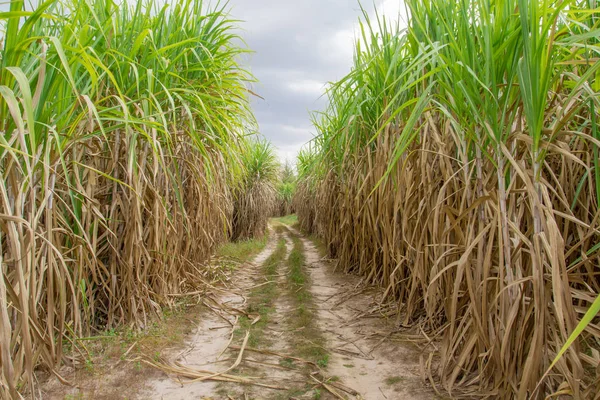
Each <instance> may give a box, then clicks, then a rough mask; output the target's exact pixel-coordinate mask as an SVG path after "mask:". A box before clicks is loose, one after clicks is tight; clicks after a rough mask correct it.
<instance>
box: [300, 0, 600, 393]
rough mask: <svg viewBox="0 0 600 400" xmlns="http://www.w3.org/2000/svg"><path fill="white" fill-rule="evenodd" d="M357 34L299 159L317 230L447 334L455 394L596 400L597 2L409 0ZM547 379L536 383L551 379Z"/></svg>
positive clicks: (411, 318) (414, 319) (307, 214)
mask: <svg viewBox="0 0 600 400" xmlns="http://www.w3.org/2000/svg"><path fill="white" fill-rule="evenodd" d="M406 4H407V7H408V8H409V13H408V14H409V15H410V17H409V24H408V28H407V29H405V30H400V29H399V28H398V27H397V26H390V24H389V23H387V22H386V20H385V18H383V17H381V18H380V17H377V19H376V20H369V18H368V17H367V16H366V15H365V17H364V18H363V22H362V24H361V28H362V29H361V36H362V37H361V38H360V40H359V41H358V43H357V47H356V51H355V58H354V66H353V69H352V71H351V72H350V73H349V74H348V75H347V76H346V77H345V78H343V79H342V80H341V81H340V82H337V83H335V84H333V85H332V87H331V88H330V89H329V92H328V96H329V107H328V109H327V110H326V112H325V113H323V114H322V115H320V116H317V118H316V121H315V123H316V127H317V129H318V130H319V136H318V137H317V138H316V139H315V140H314V141H313V143H312V144H311V146H312V150H311V151H308V152H306V153H303V154H302V155H301V158H300V159H299V165H300V166H301V168H300V171H301V172H300V176H301V179H300V182H299V184H298V186H299V189H298V192H297V195H296V204H297V205H298V207H300V205H302V208H299V209H298V216H299V218H300V224H301V226H302V227H303V228H304V229H307V230H309V231H312V232H317V233H319V234H321V235H322V236H324V238H325V239H326V242H327V244H328V249H329V251H330V253H331V254H332V255H333V256H335V257H337V258H338V260H339V264H340V266H342V267H343V268H344V269H346V270H348V271H350V270H352V271H357V272H359V273H361V274H363V275H365V276H366V277H367V278H368V279H369V281H371V282H374V283H378V284H381V285H383V286H384V287H386V288H387V289H386V297H388V298H394V299H396V300H397V301H398V302H399V306H400V309H401V310H402V316H403V317H402V318H403V321H402V322H403V323H405V324H414V325H419V326H420V327H421V328H422V329H423V330H424V331H427V332H429V333H428V336H429V337H431V338H439V345H438V346H439V348H438V351H436V352H433V353H432V357H431V358H429V359H428V361H427V362H426V364H427V365H426V366H427V368H428V370H429V371H430V373H431V375H432V376H434V377H435V378H436V380H435V381H436V382H437V383H438V385H441V386H442V387H443V388H444V390H445V391H447V392H449V393H452V394H456V393H460V392H462V391H466V392H467V393H469V394H475V393H478V394H479V395H481V396H483V397H485V396H488V397H498V398H530V397H532V398H538V397H542V396H543V395H558V394H570V395H572V396H573V397H574V398H590V397H593V395H594V394H595V393H598V391H599V389H600V383H599V382H600V380H599V376H598V374H597V372H596V367H597V365H598V362H599V361H600V357H599V356H598V354H599V353H598V347H599V344H598V343H599V340H600V334H599V331H598V328H597V323H598V320H597V319H596V320H593V321H592V322H591V323H590V324H589V325H588V326H587V328H586V329H585V330H584V332H583V335H582V336H581V337H580V339H579V340H578V341H576V343H575V345H574V346H573V347H571V348H570V349H569V350H568V351H567V352H566V353H565V354H564V356H563V357H562V358H561V359H560V361H558V362H557V363H556V365H555V366H554V369H553V373H550V374H548V375H547V376H544V372H545V371H546V369H548V367H549V366H550V365H551V362H552V360H553V359H554V358H555V356H556V354H557V353H558V352H559V350H560V349H561V347H562V345H563V344H564V343H565V342H566V341H567V339H568V337H569V335H570V334H571V333H572V332H573V331H574V329H575V327H576V325H577V321H578V320H579V319H581V318H582V316H583V314H584V313H585V311H586V310H587V308H588V307H589V306H590V305H591V304H592V302H593V301H594V299H595V298H596V296H597V293H598V292H599V291H600V287H599V283H600V281H598V279H597V275H598V267H597V265H598V262H599V261H600V260H599V257H598V249H599V247H600V246H598V242H599V239H600V235H599V233H600V224H599V221H598V216H599V215H600V214H599V204H600V203H599V202H600V197H599V190H600V189H599V188H600V179H599V177H600V175H599V174H598V167H599V166H598V162H599V161H598V157H597V154H598V147H597V146H598V145H599V144H600V142H599V141H598V128H597V120H598V116H599V115H598V106H599V102H600V96H599V95H598V92H599V91H600V82H599V79H600V72H599V71H600V63H598V60H599V53H600V46H599V45H598V37H600V36H599V35H600V30H599V28H600V23H599V12H598V8H597V7H598V5H597V4H596V2H595V1H553V0H549V1H543V2H526V1H522V0H502V1H500V0H482V1H470V0H459V1H456V2H445V1H438V0H408V1H407V2H406ZM538 384H539V386H538Z"/></svg>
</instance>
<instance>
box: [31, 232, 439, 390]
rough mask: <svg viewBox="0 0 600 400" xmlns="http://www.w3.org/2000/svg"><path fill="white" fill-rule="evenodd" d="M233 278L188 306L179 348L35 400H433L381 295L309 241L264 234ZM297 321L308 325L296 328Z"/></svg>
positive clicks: (79, 377)
mask: <svg viewBox="0 0 600 400" xmlns="http://www.w3.org/2000/svg"><path fill="white" fill-rule="evenodd" d="M276 225H279V224H276ZM298 242H300V243H301V245H299V244H298ZM298 248H301V249H302V252H303V266H302V269H301V271H302V272H303V273H304V274H305V278H306V281H305V282H304V283H303V284H302V285H300V286H298V285H294V284H292V283H291V281H290V276H291V273H292V272H291V268H292V267H291V265H292V261H291V260H290V254H292V252H293V251H294V249H296V251H298V250H297V249H298ZM269 263H271V264H269ZM267 264H269V265H271V268H270V269H265V265H267ZM296 272H297V271H296ZM230 279H231V282H230V285H229V287H228V288H227V289H226V290H225V289H223V290H217V291H214V292H213V293H212V294H211V295H207V296H206V297H205V298H203V300H202V302H203V306H202V309H201V310H200V309H198V308H195V309H194V310H195V312H197V314H196V315H195V318H194V317H193V316H192V318H191V319H192V320H194V324H195V327H194V326H193V325H192V328H193V329H191V331H192V332H191V333H189V334H188V335H187V336H186V338H185V340H184V344H183V345H181V344H179V345H177V344H176V343H171V345H172V347H168V346H167V345H164V344H161V343H160V341H159V342H156V343H155V344H154V345H155V346H157V348H161V351H160V356H158V355H155V356H154V357H152V354H154V353H152V349H151V348H146V353H147V354H148V356H146V357H136V358H129V359H127V360H126V361H124V362H122V363H119V365H118V366H114V365H113V366H110V367H107V368H105V369H104V370H100V371H95V372H94V373H93V374H90V373H89V371H87V372H86V371H85V370H83V371H82V370H79V371H70V374H69V375H68V376H69V377H70V378H71V380H75V381H77V382H78V385H76V387H74V388H67V387H64V386H62V385H60V384H59V383H58V382H57V381H56V380H53V379H48V380H47V382H46V383H45V384H44V385H43V393H44V394H45V396H42V397H43V398H50V399H88V398H89V399H157V400H158V399H168V400H171V399H172V400H178V399H181V400H183V399H368V400H377V399H386V400H387V399H407V400H420V399H433V398H436V396H435V393H434V392H433V391H432V390H431V389H430V388H429V387H428V386H427V385H426V384H425V383H424V382H423V380H422V379H421V378H420V372H419V370H420V363H419V352H418V350H417V348H416V347H414V346H412V345H411V344H410V343H409V342H408V341H407V340H404V339H403V336H402V335H403V334H402V333H401V332H399V330H398V329H397V327H396V324H394V321H395V318H394V316H393V313H391V312H390V310H389V308H386V307H384V306H382V305H380V304H379V302H378V299H379V298H380V297H381V290H379V289H377V288H373V287H368V286H365V285H363V284H362V283H361V280H360V279H359V278H358V277H355V276H351V275H346V274H342V273H336V272H334V271H333V266H332V265H331V264H330V263H329V262H327V261H326V260H324V259H323V258H322V256H321V254H320V252H319V250H318V248H317V247H316V246H315V244H314V243H313V242H312V241H311V240H309V239H307V238H306V237H304V236H303V235H301V234H300V233H299V232H298V231H296V230H295V229H293V228H291V227H287V226H281V225H279V226H276V227H275V229H273V228H271V235H270V240H269V242H268V243H267V246H266V247H265V249H264V250H263V251H262V252H261V253H260V254H258V255H257V256H256V257H255V258H254V260H253V261H252V262H251V263H248V264H247V265H245V266H243V267H241V268H238V269H237V270H235V272H233V274H232V276H231V277H230ZM303 292H305V293H306V296H302V295H300V294H301V293H303ZM298 299H300V300H298ZM305 308H306V310H304V309H305ZM299 310H301V311H303V312H304V311H306V312H304V313H302V312H301V313H300V314H299ZM298 315H302V316H305V317H306V316H309V317H310V321H307V322H306V323H298V321H297V320H296V318H298V317H297V316H298ZM189 317H190V316H189V315H188V314H186V318H189ZM190 325H191V324H189V323H188V329H187V330H190ZM174 329H175V328H174ZM178 329H181V327H178ZM165 346H167V348H165ZM140 365H141V366H142V367H140ZM61 387H63V388H64V389H62V390H61Z"/></svg>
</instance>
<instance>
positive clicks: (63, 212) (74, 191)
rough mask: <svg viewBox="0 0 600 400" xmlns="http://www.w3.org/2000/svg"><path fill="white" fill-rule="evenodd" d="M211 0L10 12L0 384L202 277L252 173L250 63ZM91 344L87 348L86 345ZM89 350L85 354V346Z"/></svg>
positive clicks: (0, 74) (141, 316) (29, 383)
mask: <svg viewBox="0 0 600 400" xmlns="http://www.w3.org/2000/svg"><path fill="white" fill-rule="evenodd" d="M227 15H228V14H227V12H226V10H225V9H224V8H223V6H222V5H221V6H219V5H217V6H215V7H208V6H207V5H206V4H204V3H203V2H202V1H201V0H175V1H170V2H168V3H167V4H165V3H164V2H155V1H153V0H142V1H138V2H133V3H131V2H114V1H112V0H92V1H78V0H66V1H57V0H49V1H45V2H38V3H35V2H34V6H33V8H32V7H30V6H26V5H25V3H24V2H23V1H19V0H13V1H11V2H10V10H9V11H7V12H2V13H0V26H1V29H2V35H0V37H1V38H2V46H1V49H0V175H1V177H2V179H1V183H0V266H1V275H2V276H1V278H0V330H1V333H0V354H2V357H1V360H0V369H1V374H0V397H2V398H18V397H19V393H18V392H19V390H21V391H23V390H28V391H29V392H30V393H34V388H33V385H34V382H35V379H34V377H33V372H34V368H35V367H36V366H39V365H43V366H45V367H46V368H48V369H50V370H55V368H56V367H57V366H58V365H59V363H60V362H61V360H62V359H63V355H64V343H70V344H71V345H72V346H74V349H73V351H74V354H78V351H77V347H78V342H77V341H76V340H75V338H76V337H80V336H86V335H90V334H92V333H93V332H97V331H99V330H104V329H109V328H112V327H115V326H117V325H119V324H122V323H126V322H127V323H131V324H132V325H133V326H138V327H143V326H145V324H146V323H147V322H146V321H147V318H148V317H149V316H150V315H151V314H153V313H156V312H157V311H159V310H160V308H161V307H163V306H169V305H170V304H172V302H173V297H172V296H173V295H176V294H178V293H181V292H184V291H185V290H187V289H188V287H189V286H190V285H193V284H194V282H197V281H198V278H201V276H202V271H203V267H202V265H203V262H204V261H206V260H207V258H208V257H209V256H210V255H211V253H212V251H213V250H214V249H215V247H216V246H217V245H218V244H219V243H220V242H221V241H223V240H225V239H226V238H227V235H228V227H229V226H230V223H231V215H232V210H233V198H232V193H231V188H233V187H236V186H237V185H238V184H239V181H240V180H241V179H242V178H243V177H244V176H245V174H246V172H245V170H244V165H243V164H242V163H240V162H239V160H240V155H241V153H242V152H243V151H245V147H244V146H245V144H244V143H245V139H244V137H245V136H246V135H247V134H248V133H247V131H248V127H249V126H250V127H251V126H252V125H253V124H254V121H253V117H252V115H251V112H250V111H249V103H248V100H247V99H248V94H247V93H248V92H247V89H246V84H247V82H249V81H252V80H253V78H252V77H251V75H250V74H249V73H248V72H247V71H246V70H245V69H244V68H242V67H240V65H239V64H238V60H239V55H240V54H242V53H243V52H245V50H244V49H242V48H240V47H239V45H238V43H239V41H236V34H235V33H234V22H233V21H231V20H230V19H229V17H228V16H227ZM81 354H83V353H81ZM75 360H77V357H75Z"/></svg>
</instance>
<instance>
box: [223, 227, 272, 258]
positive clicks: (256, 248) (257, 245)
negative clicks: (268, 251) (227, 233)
mask: <svg viewBox="0 0 600 400" xmlns="http://www.w3.org/2000/svg"><path fill="white" fill-rule="evenodd" d="M268 239H269V235H268V234H265V235H264V236H263V237H261V238H256V239H250V240H240V241H238V242H229V243H226V244H224V245H222V246H221V247H219V250H217V255H218V256H220V257H230V258H235V259H236V260H240V261H242V262H247V261H250V260H251V259H252V258H253V257H254V256H255V255H257V254H258V253H260V252H261V250H262V249H264V248H265V246H266V245H267V240H268Z"/></svg>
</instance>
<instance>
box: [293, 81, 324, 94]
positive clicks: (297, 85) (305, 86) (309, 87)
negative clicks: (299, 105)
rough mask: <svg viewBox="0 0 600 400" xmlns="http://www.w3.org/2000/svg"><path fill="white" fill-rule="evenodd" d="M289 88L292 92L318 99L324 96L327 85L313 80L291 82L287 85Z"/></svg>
mask: <svg viewBox="0 0 600 400" xmlns="http://www.w3.org/2000/svg"><path fill="white" fill-rule="evenodd" d="M287 87H288V88H289V89H290V90H291V91H292V92H295V93H299V94H303V95H308V96H311V97H314V98H317V97H319V96H321V95H322V94H323V91H324V89H325V83H323V82H319V81H315V80H312V79H303V80H297V81H293V82H290V83H288V84H287Z"/></svg>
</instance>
